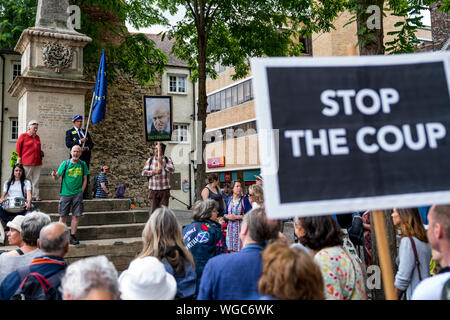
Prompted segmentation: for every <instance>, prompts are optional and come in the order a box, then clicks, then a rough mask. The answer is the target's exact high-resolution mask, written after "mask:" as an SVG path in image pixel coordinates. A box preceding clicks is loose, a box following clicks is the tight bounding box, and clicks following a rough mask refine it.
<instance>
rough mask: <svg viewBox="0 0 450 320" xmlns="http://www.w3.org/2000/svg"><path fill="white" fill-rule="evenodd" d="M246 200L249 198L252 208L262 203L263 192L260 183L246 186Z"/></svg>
mask: <svg viewBox="0 0 450 320" xmlns="http://www.w3.org/2000/svg"><path fill="white" fill-rule="evenodd" d="M248 200H250V203H251V204H252V208H256V207H259V206H261V205H262V204H263V203H264V192H263V188H262V186H261V185H259V184H252V185H250V187H249V188H248Z"/></svg>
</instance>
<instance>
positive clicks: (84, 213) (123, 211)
mask: <svg viewBox="0 0 450 320" xmlns="http://www.w3.org/2000/svg"><path fill="white" fill-rule="evenodd" d="M111 213H123V214H130V213H148V211H147V210H117V211H87V212H83V215H82V216H86V215H96V214H97V215H100V214H111ZM46 214H48V215H49V216H51V217H55V216H57V217H59V213H55V212H52V213H46ZM69 216H72V212H71V213H70V214H69Z"/></svg>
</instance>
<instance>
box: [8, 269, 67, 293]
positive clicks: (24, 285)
mask: <svg viewBox="0 0 450 320" xmlns="http://www.w3.org/2000/svg"><path fill="white" fill-rule="evenodd" d="M17 272H18V273H19V277H20V281H21V284H20V286H19V288H17V290H16V292H15V293H14V294H13V296H12V297H11V299H10V300H62V297H61V294H60V293H59V291H58V288H59V286H60V284H61V278H62V277H63V275H64V272H65V269H62V270H61V271H59V272H56V273H55V274H53V275H52V276H50V277H49V278H45V277H44V276H43V275H41V274H40V273H38V272H31V270H30V267H29V266H26V267H23V268H19V269H17Z"/></svg>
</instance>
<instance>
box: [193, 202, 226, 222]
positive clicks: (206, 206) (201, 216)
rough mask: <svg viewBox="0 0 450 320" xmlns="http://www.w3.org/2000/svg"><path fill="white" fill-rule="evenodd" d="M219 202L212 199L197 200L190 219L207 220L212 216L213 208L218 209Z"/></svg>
mask: <svg viewBox="0 0 450 320" xmlns="http://www.w3.org/2000/svg"><path fill="white" fill-rule="evenodd" d="M218 208H219V204H218V203H217V202H216V201H215V200H213V199H206V200H198V201H197V202H195V203H194V206H193V208H192V219H193V220H195V221H203V220H208V219H210V218H211V216H212V212H213V210H214V209H216V210H217V209H218Z"/></svg>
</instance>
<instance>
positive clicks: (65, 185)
mask: <svg viewBox="0 0 450 320" xmlns="http://www.w3.org/2000/svg"><path fill="white" fill-rule="evenodd" d="M70 154H71V155H72V158H71V159H70V160H69V161H67V160H66V161H63V163H61V165H60V166H59V169H58V172H56V171H55V170H52V177H53V179H55V180H56V179H57V178H59V177H61V176H62V181H61V193H60V194H59V195H60V196H61V198H60V200H59V205H58V213H59V222H62V223H64V224H65V223H66V220H67V216H68V215H69V212H70V206H72V222H71V223H70V244H74V245H77V244H79V243H80V241H78V240H77V238H76V237H75V233H76V232H77V228H78V221H79V218H80V216H81V215H82V214H83V192H84V189H85V188H86V185H87V175H88V174H89V169H88V167H87V165H86V163H85V162H84V161H83V160H80V156H81V147H80V146H79V145H75V146H73V147H72V149H71V150H70Z"/></svg>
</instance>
